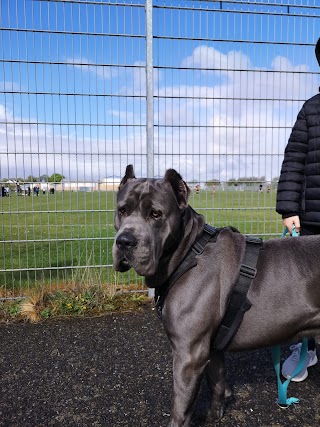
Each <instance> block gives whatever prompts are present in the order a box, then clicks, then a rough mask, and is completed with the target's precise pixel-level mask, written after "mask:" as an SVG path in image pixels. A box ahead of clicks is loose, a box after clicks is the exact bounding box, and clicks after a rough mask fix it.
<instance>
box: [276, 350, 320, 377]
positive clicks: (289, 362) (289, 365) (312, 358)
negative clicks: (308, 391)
mask: <svg viewBox="0 0 320 427" xmlns="http://www.w3.org/2000/svg"><path fill="white" fill-rule="evenodd" d="M301 346H302V343H299V344H294V345H292V346H291V347H290V350H291V351H292V353H291V356H289V357H288V358H287V359H286V360H285V361H284V362H283V365H282V375H283V376H284V377H285V378H287V379H288V378H290V377H291V375H292V374H293V372H294V370H295V369H296V367H297V364H298V362H299V359H300V352H301ZM317 362H318V358H317V353H316V350H308V353H307V357H306V362H305V364H304V366H303V368H302V369H301V371H300V372H299V373H298V374H297V375H296V376H294V377H293V378H291V381H296V382H300V381H304V380H305V379H306V378H307V376H308V369H307V368H309V367H310V366H313V365H315V364H316V363H317Z"/></svg>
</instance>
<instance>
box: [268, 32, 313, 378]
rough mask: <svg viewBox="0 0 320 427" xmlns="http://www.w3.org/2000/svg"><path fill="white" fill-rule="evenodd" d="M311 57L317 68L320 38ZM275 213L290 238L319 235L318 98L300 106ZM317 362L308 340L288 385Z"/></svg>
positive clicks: (288, 363) (291, 363) (291, 361)
mask: <svg viewBox="0 0 320 427" xmlns="http://www.w3.org/2000/svg"><path fill="white" fill-rule="evenodd" d="M315 53H316V58H317V61H318V63H319V65H320V38H319V40H318V42H317V44H316V49H315ZM276 211H277V212H278V213H279V214H280V215H282V221H283V225H284V226H285V227H287V228H288V230H289V232H290V234H292V228H293V226H295V229H296V231H297V232H300V235H301V236H310V235H314V234H320V94H317V95H315V96H313V97H312V98H310V99H309V100H307V101H306V102H305V103H304V104H303V106H302V108H301V110H300V112H299V114H298V117H297V120H296V122H295V124H294V126H293V128H292V131H291V135H290V137H289V141H288V144H287V146H286V149H285V153H284V159H283V163H282V167H281V174H280V177H279V184H278V190H277V204H276ZM285 267H286V266H284V268H285ZM303 267H304V266H303V265H301V269H303ZM315 286H320V284H315ZM290 348H291V350H292V354H291V355H290V356H289V357H288V359H287V360H285V362H284V363H283V366H282V374H283V376H284V377H285V378H288V377H289V376H291V374H292V373H293V371H294V370H295V368H296V366H297V363H298V361H299V357H300V352H301V343H298V344H294V345H292V346H291V347H290ZM317 361H318V358H317V354H316V341H315V339H309V341H308V353H307V360H306V363H305V366H304V367H303V369H302V371H300V372H299V374H298V375H296V376H295V377H293V378H292V381H303V380H305V379H306V378H307V376H308V367H310V366H313V365H315V364H316V363H317Z"/></svg>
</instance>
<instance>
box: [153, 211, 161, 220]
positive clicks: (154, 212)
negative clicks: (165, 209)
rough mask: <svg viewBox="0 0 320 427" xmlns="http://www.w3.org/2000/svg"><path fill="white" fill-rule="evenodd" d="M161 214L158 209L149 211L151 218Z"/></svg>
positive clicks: (156, 217) (158, 216)
mask: <svg viewBox="0 0 320 427" xmlns="http://www.w3.org/2000/svg"><path fill="white" fill-rule="evenodd" d="M161 215H162V214H161V212H159V211H151V212H150V218H152V219H158V218H160V217H161Z"/></svg>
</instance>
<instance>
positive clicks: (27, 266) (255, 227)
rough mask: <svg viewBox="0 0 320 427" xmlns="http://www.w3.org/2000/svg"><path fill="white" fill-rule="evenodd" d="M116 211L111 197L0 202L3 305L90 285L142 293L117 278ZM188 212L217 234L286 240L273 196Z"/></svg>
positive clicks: (205, 196)
mask: <svg viewBox="0 0 320 427" xmlns="http://www.w3.org/2000/svg"><path fill="white" fill-rule="evenodd" d="M114 203H115V193H113V192H107V193H105V192H104V193H103V192H101V193H98V192H94V193H81V192H74V193H73V192H64V193H58V192H56V193H55V195H47V194H46V195H42V194H40V195H39V197H35V196H31V197H28V196H17V195H16V194H12V195H11V196H10V197H9V198H0V210H1V214H2V215H1V218H2V224H1V225H2V236H3V238H2V240H1V244H0V297H10V296H21V295H24V294H28V293H29V292H30V289H33V288H34V287H39V286H43V285H47V286H48V287H49V288H50V289H53V290H56V289H59V288H60V287H65V286H70V287H71V286H77V285H79V284H81V283H84V284H87V283H89V282H90V283H94V284H97V283H98V284H100V285H105V286H113V287H114V289H122V288H123V287H126V288H127V287H128V285H129V286H131V288H132V287H133V288H134V289H141V288H142V286H143V285H142V280H141V278H138V277H137V276H136V274H135V273H133V272H130V273H126V274H121V275H119V274H115V272H114V271H113V270H112V267H111V265H112V255H111V248H112V243H113V237H114V227H113V210H114ZM190 205H191V206H192V207H193V208H194V209H195V210H197V211H198V212H201V213H202V214H203V215H204V216H205V218H206V221H207V222H208V223H210V224H211V225H214V226H215V227H223V226H227V225H233V226H234V227H236V228H238V229H239V230H240V231H241V232H242V233H245V234H256V235H260V236H262V237H264V238H270V237H273V236H277V235H279V234H280V232H281V228H282V227H281V221H280V217H279V215H277V214H276V212H275V209H274V207H275V193H274V192H271V193H270V194H267V193H266V192H264V193H259V192H257V191H238V192H237V191H217V192H216V193H215V194H214V195H213V194H212V193H211V192H206V191H201V192H200V194H199V195H197V194H195V193H192V194H191V197H190Z"/></svg>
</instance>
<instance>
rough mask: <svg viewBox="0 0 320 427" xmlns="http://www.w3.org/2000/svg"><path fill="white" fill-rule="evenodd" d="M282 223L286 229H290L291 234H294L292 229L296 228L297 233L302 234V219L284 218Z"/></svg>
mask: <svg viewBox="0 0 320 427" xmlns="http://www.w3.org/2000/svg"><path fill="white" fill-rule="evenodd" d="M282 223H283V225H284V226H285V227H287V228H288V230H289V233H290V234H292V227H293V226H295V229H296V232H297V233H299V232H300V218H299V217H298V215H295V216H290V217H289V218H284V219H283V220H282Z"/></svg>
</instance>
